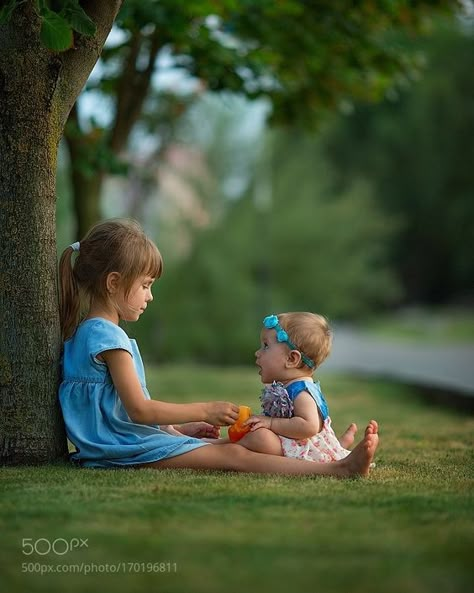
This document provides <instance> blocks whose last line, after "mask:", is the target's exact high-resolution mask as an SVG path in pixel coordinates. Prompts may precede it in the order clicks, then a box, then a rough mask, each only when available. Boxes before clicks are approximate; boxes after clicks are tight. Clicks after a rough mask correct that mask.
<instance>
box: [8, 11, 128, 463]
mask: <svg viewBox="0 0 474 593" xmlns="http://www.w3.org/2000/svg"><path fill="white" fill-rule="evenodd" d="M40 4H41V6H39V4H37V3H36V2H33V1H25V2H17V3H16V2H6V3H5V2H4V3H3V7H2V14H1V16H2V19H3V20H2V24H0V163H1V165H0V228H1V233H0V262H1V263H0V266H1V268H0V402H1V411H0V461H1V462H2V463H27V462H28V463H34V462H38V461H45V460H48V459H54V458H56V457H60V456H62V455H64V454H65V451H66V440H65V436H64V430H63V428H62V422H61V416H60V413H59V409H58V404H57V386H58V360H59V349H60V338H59V319H58V307H57V283H56V274H57V272H56V269H57V268H56V217H55V210H56V196H55V180H56V158H57V148H58V143H59V140H60V138H61V134H62V132H63V128H64V124H65V122H66V119H67V117H68V114H69V111H70V109H71V107H72V106H73V104H74V102H75V100H76V98H77V95H78V94H79V92H80V91H81V89H82V87H83V86H84V84H85V82H86V80H87V78H88V76H89V74H90V72H91V70H92V68H93V66H94V64H95V62H96V61H97V58H98V57H99V53H100V50H101V48H102V46H103V44H104V43H105V39H106V38H107V35H108V33H109V31H110V29H111V27H112V23H113V21H114V18H115V15H116V13H117V11H118V9H119V6H120V1H119V0H104V1H102V2H94V1H90V2H82V3H81V6H82V7H83V8H84V10H86V11H87V14H88V15H89V17H90V19H92V21H93V23H95V25H94V30H95V33H94V35H93V36H92V35H91V36H87V35H81V34H78V33H77V31H76V32H74V33H73V31H72V28H70V27H68V26H66V25H64V26H63V32H64V31H65V32H66V35H67V39H66V40H65V45H67V44H68V43H69V45H72V42H73V43H74V45H73V47H71V49H68V50H66V51H63V52H61V53H59V52H56V51H52V50H51V49H49V48H48V47H46V46H45V43H48V44H49V45H51V43H50V42H54V40H55V39H56V36H55V33H54V31H55V30H56V28H55V25H54V24H55V22H63V21H64V19H61V18H60V17H58V18H59V19H60V20H59V21H56V20H55V16H54V15H55V14H57V13H53V12H52V11H50V10H49V8H48V7H47V6H46V5H44V3H40ZM63 4H64V6H66V3H63ZM67 5H68V6H70V7H71V9H74V8H77V9H78V10H79V6H78V4H77V3H76V2H74V1H71V2H68V3H67ZM6 11H8V14H7V15H6V14H5V13H6ZM79 14H82V11H81V12H80V13H79ZM6 16H7V17H8V18H6ZM84 16H85V13H84ZM87 20H89V19H87ZM64 22H66V23H67V21H64ZM76 26H77V27H78V28H79V26H80V25H79V26H78V25H77V23H76ZM59 34H61V29H59ZM59 41H61V39H59Z"/></svg>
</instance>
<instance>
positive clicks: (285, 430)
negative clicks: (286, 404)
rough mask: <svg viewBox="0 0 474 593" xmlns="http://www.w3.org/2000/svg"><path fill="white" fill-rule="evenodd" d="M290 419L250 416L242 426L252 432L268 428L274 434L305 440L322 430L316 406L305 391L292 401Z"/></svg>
mask: <svg viewBox="0 0 474 593" xmlns="http://www.w3.org/2000/svg"><path fill="white" fill-rule="evenodd" d="M294 406H295V407H294V416H293V417H292V418H275V417H270V416H251V417H250V418H249V419H248V420H247V422H245V423H244V426H245V425H247V426H250V427H251V428H250V430H251V431H254V430H257V429H258V428H268V429H270V430H271V431H273V432H274V433H276V434H279V435H281V436H284V437H288V438H291V439H307V438H309V437H312V436H314V435H315V434H317V433H318V432H319V431H320V430H321V428H322V422H321V417H320V415H319V411H318V406H317V405H316V402H315V401H314V399H313V398H312V397H311V395H310V394H309V393H308V392H307V391H302V392H301V393H300V394H299V395H298V397H297V398H296V399H295V401H294Z"/></svg>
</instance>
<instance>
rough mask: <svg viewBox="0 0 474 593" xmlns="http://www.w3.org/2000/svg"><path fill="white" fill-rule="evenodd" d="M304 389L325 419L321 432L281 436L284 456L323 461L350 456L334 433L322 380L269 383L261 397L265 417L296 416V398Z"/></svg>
mask: <svg viewBox="0 0 474 593" xmlns="http://www.w3.org/2000/svg"><path fill="white" fill-rule="evenodd" d="M302 391H307V392H308V393H309V394H310V395H311V396H312V398H313V399H314V401H315V403H316V405H317V407H318V411H319V414H320V416H321V418H322V420H323V427H322V429H321V431H320V432H318V434H315V435H314V436H312V437H310V438H306V439H291V438H288V437H284V436H281V435H278V436H279V438H280V441H281V447H282V450H283V455H284V456H285V457H295V458H296V459H306V460H309V461H319V462H323V463H329V462H331V461H336V460H338V459H343V458H344V457H346V456H347V455H349V453H350V451H348V450H347V449H345V448H344V447H343V446H342V445H341V444H340V442H339V440H338V438H337V437H336V435H335V434H334V430H333V429H332V427H331V418H330V416H329V410H328V406H327V403H326V400H325V399H324V396H323V394H322V392H321V389H320V386H319V382H317V383H313V382H312V381H296V382H295V383H290V385H288V386H287V387H285V386H284V385H283V384H282V383H277V382H276V381H274V382H273V384H272V385H267V386H266V387H265V388H264V389H263V390H262V394H261V396H260V402H261V404H262V412H263V413H264V414H265V416H272V417H274V418H292V417H293V416H294V401H295V399H296V398H297V397H298V395H299V394H300V393H301V392H302Z"/></svg>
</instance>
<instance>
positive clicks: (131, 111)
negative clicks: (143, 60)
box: [110, 32, 161, 153]
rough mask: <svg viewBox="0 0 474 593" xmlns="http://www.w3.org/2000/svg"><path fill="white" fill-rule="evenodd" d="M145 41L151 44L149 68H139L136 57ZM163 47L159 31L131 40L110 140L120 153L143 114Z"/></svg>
mask: <svg viewBox="0 0 474 593" xmlns="http://www.w3.org/2000/svg"><path fill="white" fill-rule="evenodd" d="M146 43H149V44H150V48H149V50H148V62H147V65H146V68H144V69H139V68H138V64H137V60H138V57H139V54H140V52H142V51H143V48H144V45H145V44H146ZM160 47H161V45H160V42H159V40H158V34H157V33H156V32H155V33H153V35H152V36H151V38H144V37H143V36H142V35H141V34H140V33H137V34H136V35H134V38H133V39H132V42H131V48H130V53H129V55H128V58H127V63H126V65H125V68H124V71H123V74H122V77H121V80H120V83H119V86H118V92H117V112H116V116H115V122H114V126H113V130H112V135H111V139H110V147H111V149H112V150H113V151H114V152H115V153H119V152H120V151H121V150H122V149H123V148H124V146H125V144H126V142H127V139H128V137H129V135H130V131H131V129H132V127H133V126H134V124H135V123H136V121H137V120H138V118H139V117H140V115H141V113H142V108H143V103H144V102H145V99H146V96H147V94H148V89H149V88H150V84H151V78H152V76H153V71H154V68H155V61H156V56H157V55H158V51H159V50H160Z"/></svg>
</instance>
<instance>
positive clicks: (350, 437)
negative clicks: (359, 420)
mask: <svg viewBox="0 0 474 593" xmlns="http://www.w3.org/2000/svg"><path fill="white" fill-rule="evenodd" d="M356 432H357V424H354V422H352V424H350V425H349V426H348V428H347V429H346V431H345V432H344V433H343V434H342V435H341V436H340V437H339V442H340V443H341V445H342V446H343V447H344V449H349V447H352V445H353V444H354V438H355V434H356Z"/></svg>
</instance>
